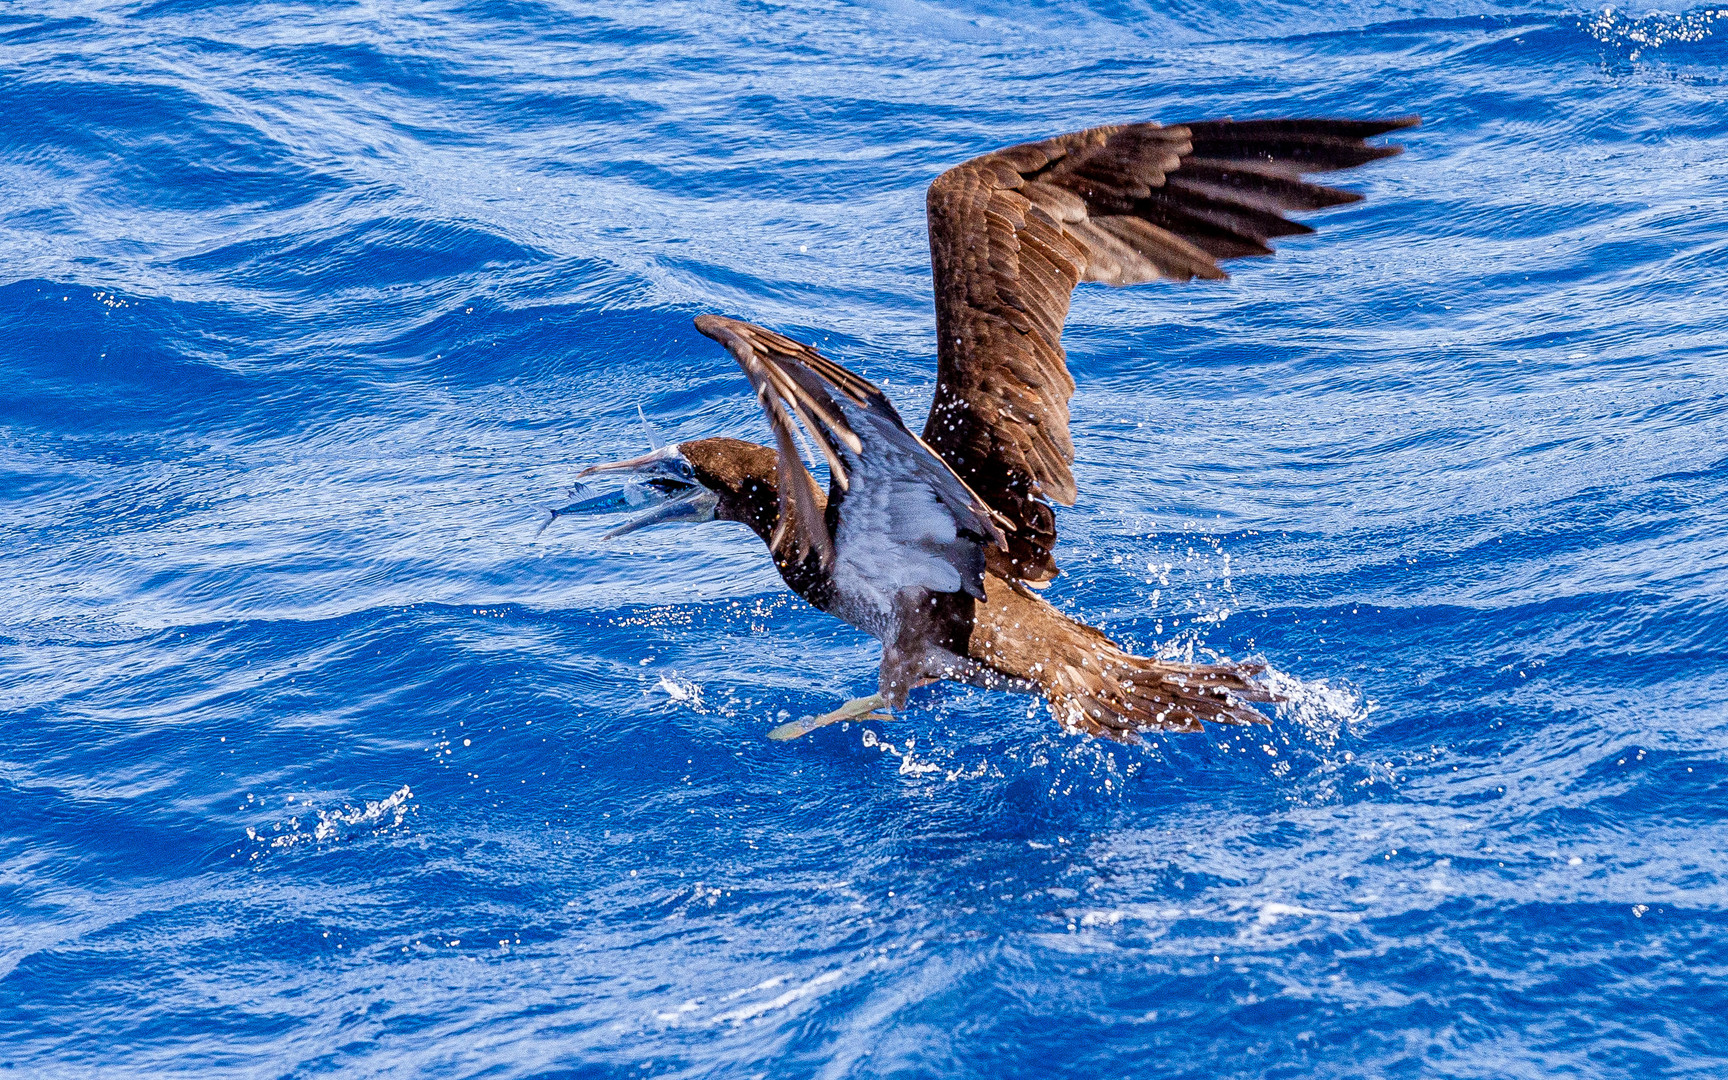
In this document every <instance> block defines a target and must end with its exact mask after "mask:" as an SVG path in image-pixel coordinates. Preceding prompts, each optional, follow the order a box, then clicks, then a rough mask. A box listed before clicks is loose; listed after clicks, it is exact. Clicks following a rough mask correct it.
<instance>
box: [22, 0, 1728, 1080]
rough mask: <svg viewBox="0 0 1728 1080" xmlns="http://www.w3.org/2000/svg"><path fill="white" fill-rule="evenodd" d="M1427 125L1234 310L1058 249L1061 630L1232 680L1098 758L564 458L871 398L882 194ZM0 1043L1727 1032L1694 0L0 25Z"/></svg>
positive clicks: (794, 1071) (1713, 235) (450, 1048)
mask: <svg viewBox="0 0 1728 1080" xmlns="http://www.w3.org/2000/svg"><path fill="white" fill-rule="evenodd" d="M1406 113H1420V114H1421V115H1422V116H1423V118H1424V125H1423V126H1422V127H1421V128H1419V129H1417V130H1414V131H1411V132H1407V133H1402V134H1401V135H1400V136H1399V137H1398V139H1397V141H1399V142H1402V143H1403V144H1404V145H1406V146H1407V148H1408V150H1407V152H1406V153H1405V154H1404V155H1403V156H1401V157H1398V158H1394V159H1390V160H1387V161H1384V162H1380V163H1377V164H1374V165H1372V166H1369V167H1367V168H1365V169H1362V170H1359V171H1357V172H1355V173H1351V174H1346V175H1343V176H1341V177H1340V178H1339V182H1341V183H1343V184H1344V185H1345V186H1349V187H1351V188H1353V189H1355V190H1358V191H1361V192H1362V193H1364V194H1365V195H1366V196H1367V199H1366V201H1365V202H1363V203H1361V204H1358V205H1355V206H1350V207H1344V208H1340V209H1337V210H1333V211H1329V212H1327V213H1324V214H1319V215H1314V216H1313V217H1312V218H1311V219H1310V220H1311V221H1312V223H1313V224H1315V225H1316V226H1317V227H1318V229H1319V231H1318V233H1317V234H1316V235H1314V236H1311V237H1301V238H1292V239H1289V240H1287V241H1285V242H1283V243H1282V244H1281V251H1280V254H1279V255H1278V256H1277V257H1276V258H1274V259H1268V260H1257V261H1248V262H1242V263H1237V264H1235V265H1234V266H1233V272H1234V277H1233V279H1232V280H1231V281H1230V282H1228V283H1224V284H1216V283H1195V284H1193V285H1189V286H1158V285H1153V286H1148V287H1143V288H1136V289H1131V290H1107V289H1103V288H1100V287H1094V286H1087V287H1084V288H1082V290H1081V291H1080V293H1079V294H1078V296H1077V297H1076V299H1075V303H1074V308H1073V313H1072V316H1071V317H1070V320H1069V327H1068V336H1067V342H1068V346H1069V355H1070V362H1071V364H1072V366H1073V368H1074V370H1075V372H1076V376H1077V379H1078V383H1079V389H1078V392H1077V394H1076V396H1075V399H1074V418H1075V434H1076V439H1075V442H1076V446H1077V454H1078V463H1077V474H1078V477H1079V481H1080V492H1081V498H1080V501H1079V504H1078V505H1077V506H1075V507H1074V508H1073V509H1072V510H1067V511H1064V512H1063V513H1062V514H1061V517H1060V523H1061V528H1062V531H1063V547H1062V549H1061V552H1060V556H1061V561H1062V563H1063V565H1064V567H1065V569H1066V574H1065V576H1064V577H1063V578H1061V579H1060V580H1059V581H1058V582H1057V583H1056V585H1055V586H1054V587H1053V588H1052V589H1051V590H1050V594H1049V595H1050V596H1051V598H1052V600H1053V601H1054V602H1055V603H1057V604H1058V605H1059V606H1061V607H1063V608H1064V609H1066V610H1069V611H1072V612H1074V613H1075V614H1077V615H1080V616H1082V617H1085V618H1087V619H1090V620H1093V621H1095V622H1097V623H1099V624H1100V625H1103V626H1104V627H1106V628H1107V629H1108V630H1109V631H1110V632H1111V633H1112V634H1114V635H1116V636H1118V637H1119V638H1120V639H1122V640H1124V641H1126V642H1128V643H1131V644H1133V645H1135V646H1137V647H1138V648H1140V649H1142V650H1146V651H1151V650H1158V649H1163V650H1168V651H1172V652H1185V651H1192V650H1213V651H1216V652H1219V653H1223V654H1227V655H1231V656H1238V657H1241V656H1251V655H1258V656H1260V657H1262V658H1264V659H1265V661H1266V662H1268V663H1269V664H1270V665H1271V666H1272V667H1273V668H1274V669H1275V670H1276V671H1277V672H1278V673H1279V674H1278V678H1279V679H1280V680H1282V684H1283V685H1284V686H1286V687H1287V689H1288V690H1289V692H1290V694H1291V696H1292V700H1291V702H1290V703H1289V704H1287V705H1285V706H1283V707H1282V708H1280V709H1279V710H1278V713H1277V716H1276V719H1275V721H1274V723H1273V724H1272V725H1271V726H1270V727H1269V728H1260V729H1253V730H1245V731H1244V730H1236V729H1228V730H1215V731H1213V732H1210V733H1208V734H1206V735H1203V736H1183V735H1172V736H1153V737H1150V738H1148V739H1147V740H1145V742H1144V743H1143V744H1142V745H1139V746H1123V745H1117V744H1114V743H1106V742H1099V741H1096V740H1091V739H1087V738H1081V737H1073V736H1068V735H1064V734H1062V733H1061V732H1060V731H1059V730H1057V728H1056V725H1055V724H1054V723H1053V722H1052V721H1051V719H1050V717H1049V716H1048V714H1047V713H1046V712H1045V711H1044V710H1042V709H1041V708H1029V702H1028V699H1024V698H1015V697H1009V696H1004V695H997V694H990V693H984V692H981V691H973V690H967V689H962V688H953V687H945V688H939V689H935V690H931V691H925V692H920V694H919V695H917V696H915V699H914V706H915V707H914V708H913V709H912V710H911V711H910V712H909V713H908V714H906V715H905V716H904V717H902V718H897V719H896V720H894V721H892V722H889V723H880V724H879V723H870V724H866V725H852V726H850V727H848V728H845V729H841V728H838V727H836V728H832V729H827V730H824V731H821V732H818V733H816V734H814V735H811V736H809V737H806V738H804V739H801V740H799V741H797V742H793V743H789V744H779V743H770V742H769V741H767V740H766V739H765V738H764V732H765V731H766V730H767V729H768V728H769V727H770V726H771V725H773V724H774V723H776V722H778V721H779V720H781V719H783V718H785V717H786V716H788V715H793V716H795V715H800V714H803V713H808V712H813V711H819V710H822V709H826V708H829V707H831V706H832V705H833V704H834V703H836V702H837V701H838V700H840V699H841V698H844V697H848V696H852V695H855V694H858V693H861V692H867V691H868V690H869V689H870V688H872V687H873V686H874V680H875V662H876V657H877V649H876V646H875V644H874V643H873V642H872V641H870V640H868V639H866V638H865V637H863V636H862V635H860V634H859V633H857V632H855V631H853V630H852V629H851V628H849V627H846V626H844V625H841V624H840V623H837V622H835V621H833V620H830V619H828V618H826V617H824V616H821V615H819V614H817V613H815V612H813V611H811V610H810V609H809V608H807V607H806V606H805V605H804V604H803V603H802V602H801V601H799V600H797V599H795V598H793V597H791V596H790V595H789V594H788V593H787V592H786V590H785V589H784V588H783V586H782V585H781V583H780V581H779V579H778V578H777V576H776V575H775V574H774V572H773V569H772V567H771V566H770V564H769V562H768V560H767V558H766V557H765V554H764V552H763V551H762V550H761V547H760V545H759V544H758V543H757V542H756V541H755V539H754V538H752V537H750V536H749V535H747V534H746V533H744V531H743V530H742V529H741V528H739V527H736V526H730V525H721V524H714V525H706V526H701V527H692V528H682V529H678V528H668V529H661V530H656V531H650V532H644V533H641V534H637V535H634V536H631V537H629V538H626V539H623V540H619V541H616V542H610V543H607V542H602V541H601V540H600V533H601V532H602V531H603V530H604V527H605V526H606V525H607V524H608V522H598V521H594V522H577V523H574V524H566V523H564V522H562V521H561V522H559V523H558V525H556V526H555V527H554V528H552V529H550V530H548V531H547V532H546V533H544V534H543V535H540V536H539V537H536V536H535V532H534V530H535V528H536V526H537V525H538V524H539V517H540V511H541V507H543V506H545V505H548V504H549V503H551V502H552V501H553V500H555V499H556V498H557V493H558V491H559V489H560V488H561V487H562V486H564V485H565V484H567V483H568V482H569V481H570V479H571V478H572V477H573V475H574V473H575V472H576V471H577V470H578V469H579V468H580V467H581V466H583V465H585V464H590V463H594V462H597V461H605V460H611V459H615V458H619V457H624V456H630V455H633V454H637V453H640V452H641V451H642V450H643V449H645V447H646V445H647V438H648V436H647V434H646V433H645V432H644V430H643V426H642V422H641V421H640V420H639V418H638V408H640V409H641V410H642V412H643V413H644V414H645V415H646V416H647V417H649V418H650V421H651V424H652V425H653V426H654V428H655V429H657V430H658V432H659V433H660V434H661V437H664V438H668V439H684V438H691V437H697V436H703V435H710V434H729V435H738V436H743V437H747V438H757V439H763V438H765V437H766V431H765V426H764V424H763V421H762V419H761V417H760V414H759V412H758V410H757V406H756V404H755V402H754V400H753V398H752V396H751V395H750V393H749V392H748V389H747V387H746V384H745V383H744V381H743V379H742V377H741V376H740V374H739V372H738V370H737V368H736V367H735V365H734V364H733V362H732V361H731V359H730V358H729V357H728V356H727V355H726V354H725V353H724V352H723V351H721V350H720V349H718V348H716V347H715V346H714V345H713V343H711V342H709V341H707V340H706V339H704V338H702V337H700V336H699V335H697V334H696V333H695V332H694V331H693V330H692V329H691V327H690V318H691V316H693V315H694V314H697V313H700V312H704V311H718V312H723V313H728V314H733V315H738V316H742V317H746V318H750V319H752V320H755V321H758V322H761V323H764V324H766V325H769V326H771V327H774V328H776V329H779V330H782V331H784V332H787V333H789V334H791V335H793V336H796V337H799V338H802V339H804V340H810V341H815V342H817V343H818V344H819V346H820V347H821V348H823V349H824V350H825V351H826V352H828V353H829V354H830V355H832V356H834V357H835V358H836V359H838V360H840V361H842V362H843V363H846V364H848V365H851V366H853V367H855V368H857V369H858V370H860V371H862V372H863V373H865V374H867V375H868V376H870V377H872V378H874V379H876V380H878V381H879V382H881V383H882V384H883V385H884V386H885V387H886V388H887V390H888V392H889V394H890V395H891V396H893V397H894V398H895V399H896V400H897V401H898V402H899V404H900V406H901V408H902V409H903V411H905V412H906V413H907V414H908V416H909V417H921V415H922V412H923V410H924V408H925V405H926V403H927V402H928V399H929V393H930V390H931V388H932V382H933V375H932V363H931V361H930V359H929V358H930V357H931V356H932V354H933V328H932V324H931V313H930V302H929V271H928V265H927V248H926V240H925V233H924V222H923V189H924V187H925V185H926V184H927V183H928V182H929V181H930V180H931V179H932V178H933V177H934V176H935V175H936V174H937V173H938V172H940V171H941V170H942V169H944V168H945V167H947V166H949V165H951V164H954V163H957V162H959V161H961V160H963V159H965V158H967V157H969V156H971V155H973V154H976V153H979V152H982V151H985V150H988V149H991V148H993V147H996V146H999V145H1004V144H1007V143H1011V142H1016V141H1022V140H1025V139H1030V138H1036V137H1041V136H1045V135H1049V134H1054V133H1058V132H1061V131H1065V130H1071V129H1074V128H1078V127H1083V126H1088V125H1091V124H1096V123H1103V122H1115V121H1121V120H1130V119H1161V120H1165V121H1180V120H1184V119H1202V118H1210V117H1215V116H1222V115H1233V116H1238V117H1249V116H1265V115H1291V114H1298V115H1300V114H1309V115H1312V114H1342V115H1359V116H1381V115H1398V114H1406ZM0 138H3V140H4V147H3V151H4V152H3V153H0V251H3V252H4V253H5V263H4V277H3V278H0V716H3V717H4V719H3V720H0V733H3V737H0V1072H5V1073H7V1074H9V1075H19V1076H31V1077H60V1076H65V1077H85V1076H150V1077H311V1076H345V1077H346V1076H352V1077H482V1076H484V1077H583V1078H588V1077H645V1076H681V1077H737V1078H745V1077H801V1076H810V1077H871V1076H896V1077H917V1076H930V1077H935V1076H942V1077H972V1076H981V1077H990V1078H992V1080H1001V1078H1007V1077H1022V1076H1023V1077H1049V1076H1080V1077H1087V1078H1091V1077H1115V1076H1127V1077H1195V1078H1199V1077H1206V1078H1211V1077H1364V1078H1378V1077H1482V1078H1500V1077H1549V1076H1574V1077H1620V1076H1624V1077H1649V1076H1697V1077H1705V1076H1721V1075H1724V1074H1725V1073H1728V1064H1725V1062H1728V940H1725V933H1728V889H1725V882H1724V875H1725V874H1728V647H1725V645H1724V639H1725V638H1728V539H1725V534H1728V10H1718V9H1715V8H1710V7H1702V8H1693V9H1689V10H1684V11H1679V12H1673V13H1660V12H1658V13H1643V12H1642V11H1638V10H1628V11H1621V10H1618V9H1606V8H1595V9H1590V8H1577V7H1567V6H1563V5H1556V4H1525V3H1504V4H1502V3H1482V2H1470V0H1463V2H1458V3H1441V2H1426V0H1355V2H1349V3H1341V4H1337V5H1332V6H1331V7H1329V8H1327V9H1325V10H1315V9H1313V8H1311V7H1310V6H1309V5H1304V4H1293V3H1267V4H1260V5H1249V4H1244V3H1242V2H1241V0H1177V2H1173V3H1170V4H1166V5H1151V4H1146V3H1143V2H1139V0H1116V2H1111V3H1105V4H1099V5H1090V6H1089V5H1082V4H1079V3H1071V2H1055V3H1044V4H1036V5H1015V4H1008V3H979V4H973V5H958V4H954V5H944V4H936V3H923V2H917V0H879V2H867V3H836V2H826V3H823V2H818V3H813V4H810V5H806V6H793V5H786V4H781V3H777V2H768V0H742V2H732V3H727V2H721V0H712V2H709V0H693V2H665V0H663V2H656V3H643V2H633V0H620V2H607V3H551V2H546V3H541V2H533V0H472V2H456V0H447V2H438V0H434V2H430V3H404V2H400V0H369V2H360V3H290V2H274V0H260V2H253V3H221V2H215V0H163V2H158V3H113V2H107V0H33V2H27V3H22V4H16V5H12V6H8V7H6V8H3V9H0Z"/></svg>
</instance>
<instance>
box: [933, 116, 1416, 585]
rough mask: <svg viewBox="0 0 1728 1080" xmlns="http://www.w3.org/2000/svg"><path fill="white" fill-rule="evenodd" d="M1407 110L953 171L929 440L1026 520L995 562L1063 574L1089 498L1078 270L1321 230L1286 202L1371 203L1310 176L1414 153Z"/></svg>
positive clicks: (1094, 142) (1191, 256)
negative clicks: (1061, 562)
mask: <svg viewBox="0 0 1728 1080" xmlns="http://www.w3.org/2000/svg"><path fill="white" fill-rule="evenodd" d="M1415 123H1416V120H1415V119H1414V118H1406V119H1395V120H1325V119H1318V120H1252V121H1243V122H1236V121H1228V120H1223V121H1214V122H1209V123H1197V124H1184V125H1176V126H1171V127H1162V126H1160V125H1157V124H1131V125H1127V126H1121V127H1102V128H1093V129H1090V130H1088V131H1080V132H1075V133H1073V134H1070V135H1062V136H1058V137H1057V138H1054V139H1047V140H1045V141H1043V142H1038V143H1027V144H1025V145H1022V146H1014V147H1009V148H1008V149H1005V150H999V151H996V152H995V153H992V154H986V155H984V156H983V157H979V158H974V159H973V160H971V161H969V162H967V163H965V164H964V165H960V166H958V167H956V168H954V169H950V170H949V171H948V172H946V173H943V174H942V176H940V177H938V178H937V180H936V182H935V183H934V184H932V185H931V186H930V193H929V199H928V210H929V222H930V255H931V267H932V271H933V273H934V276H935V286H936V327H937V358H938V370H937V389H936V397H935V401H934V402H933V403H932V405H931V410H930V418H929V421H928V422H927V424H926V426H925V429H924V439H925V441H926V442H928V443H929V444H930V445H931V446H932V447H933V448H934V449H935V450H936V451H937V452H938V453H939V454H941V455H942V456H943V458H944V459H946V460H947V462H948V463H949V464H950V465H951V466H953V468H954V469H955V471H956V472H958V473H959V474H960V476H961V478H962V479H964V480H965V481H966V482H967V483H968V484H969V485H970V486H971V487H972V489H973V490H975V491H977V492H978V493H979V494H980V495H981V496H982V497H983V498H984V499H985V501H986V502H988V503H989V504H990V505H991V506H992V507H993V508H994V509H996V510H997V511H999V512H1000V513H1001V514H1003V515H1004V516H1005V517H1007V518H1008V519H1009V520H1011V521H1013V522H1014V523H1015V524H1016V525H1017V526H1018V528H1017V529H1016V531H1015V532H1013V533H1012V534H1011V535H1010V536H1009V538H1008V544H1007V546H1006V548H1005V550H1003V551H998V552H993V553H992V568H993V569H995V570H996V571H997V572H998V573H1002V574H1004V575H1005V576H1008V577H1014V578H1022V579H1024V580H1027V581H1032V582H1039V581H1047V580H1049V579H1050V578H1052V577H1054V576H1055V575H1056V565H1055V561H1054V560H1053V558H1052V557H1051V550H1052V548H1053V547H1054V546H1055V541H1056V526H1055V514H1054V511H1053V510H1052V509H1051V507H1050V505H1049V503H1048V502H1047V500H1054V501H1056V502H1059V503H1063V504H1068V505H1071V504H1072V503H1073V501H1074V495H1075V491H1074V477H1073V472H1072V468H1071V466H1072V463H1073V460H1074V450H1073V444H1072V442H1071V441H1070V438H1069V434H1068V399H1069V396H1070V395H1071V394H1072V393H1073V390H1074V381H1073V379H1072V377H1071V376H1070V375H1069V373H1068V369H1067V361H1066V357H1065V355H1064V353H1063V351H1062V345H1061V336H1062V325H1063V323H1064V322H1065V321H1066V319H1067V316H1068V303H1069V296H1070V294H1071V293H1072V291H1073V289H1074V286H1075V285H1076V284H1078V283H1079V282H1081V281H1099V282H1106V283H1110V284H1118V285H1127V284H1134V283H1138V282H1144V281H1151V280H1154V279H1156V278H1169V279H1172V280H1177V281H1186V280H1188V279H1190V278H1194V277H1202V278H1214V279H1217V278H1223V277H1225V276H1226V275H1225V273H1224V271H1223V270H1222V269H1220V268H1219V266H1218V260H1221V259H1229V258H1237V257H1240V256H1245V255H1266V254H1270V253H1271V251H1272V249H1271V247H1270V246H1269V245H1268V243H1267V241H1269V240H1271V239H1273V238H1276V237H1279V236H1291V235H1296V234H1301V233H1308V232H1311V231H1313V230H1311V229H1310V228H1309V227H1308V226H1306V225H1302V224H1299V223H1297V222H1293V221H1290V220H1289V219H1288V218H1286V217H1284V215H1285V214H1286V213H1290V212H1293V211H1300V210H1314V209H1319V208H1322V207H1327V206H1336V205H1339V204H1341V203H1348V202H1355V201H1356V200H1358V199H1359V198H1361V196H1359V195H1356V194H1354V193H1352V192H1348V191H1341V190H1338V189H1336V188H1329V187H1324V186H1321V185H1318V184H1310V183H1307V182H1305V181H1303V180H1302V179H1301V177H1302V175H1303V174H1305V173H1312V172H1325V171H1329V170H1334V169H1345V168H1352V167H1354V166H1357V165H1362V164H1365V163H1366V162H1369V161H1373V160H1376V159H1378V158H1382V157H1388V156H1390V155H1392V154H1396V153H1398V152H1399V148H1398V147H1395V146H1370V145H1368V144H1367V143H1366V142H1364V141H1363V140H1365V139H1367V138H1370V137H1372V136H1375V135H1380V134H1384V133H1385V132H1388V131H1393V130H1396V129H1398V128H1404V127H1410V126H1412V125H1413V124H1415Z"/></svg>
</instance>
